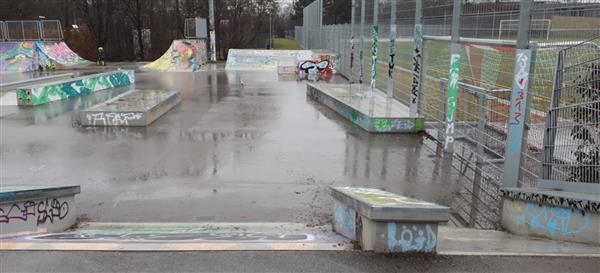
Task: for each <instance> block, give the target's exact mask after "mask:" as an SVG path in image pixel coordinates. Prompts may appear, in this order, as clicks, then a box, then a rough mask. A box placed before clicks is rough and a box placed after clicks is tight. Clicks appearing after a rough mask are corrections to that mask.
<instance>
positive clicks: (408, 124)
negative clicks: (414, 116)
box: [374, 118, 415, 133]
mask: <svg viewBox="0 0 600 273" xmlns="http://www.w3.org/2000/svg"><path fill="white" fill-rule="evenodd" d="M374 126H375V131H377V132H381V133H386V132H398V131H414V130H415V123H414V122H413V120H410V119H398V118H395V119H391V118H386V119H375V121H374Z"/></svg>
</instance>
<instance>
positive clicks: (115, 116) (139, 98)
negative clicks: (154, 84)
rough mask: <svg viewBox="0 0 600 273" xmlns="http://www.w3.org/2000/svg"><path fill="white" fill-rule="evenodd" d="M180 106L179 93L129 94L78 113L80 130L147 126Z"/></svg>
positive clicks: (136, 91) (146, 92)
mask: <svg viewBox="0 0 600 273" xmlns="http://www.w3.org/2000/svg"><path fill="white" fill-rule="evenodd" d="M179 102H181V99H180V97H179V92H175V91H166V90H145V91H140V90H132V91H128V92H125V93H123V94H121V95H119V96H117V97H114V98H112V99H110V100H108V101H106V102H104V103H101V104H98V105H96V106H93V107H91V108H88V109H86V110H83V111H81V112H79V114H78V115H79V117H78V118H79V122H80V124H81V125H83V126H148V125H149V124H151V123H152V122H154V121H155V120H156V119H158V118H159V117H161V116H162V115H164V114H165V113H166V112H168V111H169V110H171V109H173V108H174V107H175V106H176V105H177V104H179Z"/></svg>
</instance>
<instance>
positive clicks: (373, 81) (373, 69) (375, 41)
mask: <svg viewBox="0 0 600 273" xmlns="http://www.w3.org/2000/svg"><path fill="white" fill-rule="evenodd" d="M371 34H372V37H373V45H372V47H371V88H375V86H376V85H377V83H376V82H377V54H378V53H377V52H378V49H379V26H378V25H374V26H373V29H372V31H371Z"/></svg>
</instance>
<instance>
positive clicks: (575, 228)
mask: <svg viewBox="0 0 600 273" xmlns="http://www.w3.org/2000/svg"><path fill="white" fill-rule="evenodd" d="M576 213H580V211H579V210H576V209H566V208H560V207H554V206H539V205H537V204H531V203H528V204H527V207H525V209H524V210H523V211H522V212H521V213H520V214H518V215H517V216H516V217H517V219H516V220H517V223H519V224H521V225H527V226H529V228H531V229H533V230H538V231H543V232H544V233H545V234H547V235H549V236H554V235H562V236H564V237H575V236H578V235H581V234H583V233H586V232H587V231H588V230H589V228H590V217H589V215H585V214H581V213H580V214H581V216H582V217H583V220H582V221H581V223H576V222H575V221H572V220H573V218H574V214H576Z"/></svg>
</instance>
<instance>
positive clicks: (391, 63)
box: [387, 0, 397, 100]
mask: <svg viewBox="0 0 600 273" xmlns="http://www.w3.org/2000/svg"><path fill="white" fill-rule="evenodd" d="M391 4H392V12H391V15H390V58H389V60H388V82H387V98H388V100H391V99H392V98H393V97H394V67H395V66H396V64H395V63H394V57H395V56H396V8H397V7H396V0H392V1H391Z"/></svg>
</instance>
